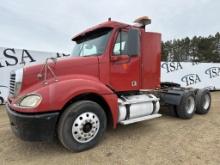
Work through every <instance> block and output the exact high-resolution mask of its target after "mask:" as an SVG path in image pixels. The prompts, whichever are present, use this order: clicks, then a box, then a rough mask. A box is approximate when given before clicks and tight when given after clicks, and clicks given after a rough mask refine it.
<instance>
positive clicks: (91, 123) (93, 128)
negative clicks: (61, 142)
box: [72, 112, 100, 143]
mask: <svg viewBox="0 0 220 165" xmlns="http://www.w3.org/2000/svg"><path fill="white" fill-rule="evenodd" d="M99 127H100V121H99V118H98V117H97V115H96V114H95V113H92V112H85V113H82V114H81V115H79V116H78V117H77V118H76V120H75V121H74V122H73V126H72V135H73V138H74V139H75V140H76V141H78V142H79V143H87V142H89V141H91V140H92V139H94V138H95V136H96V134H97V133H98V131H99Z"/></svg>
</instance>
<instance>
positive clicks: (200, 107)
mask: <svg viewBox="0 0 220 165" xmlns="http://www.w3.org/2000/svg"><path fill="white" fill-rule="evenodd" d="M210 107H211V95H210V92H209V90H208V89H202V90H198V92H197V94H196V113H198V114H206V113H208V112H209V110H210Z"/></svg>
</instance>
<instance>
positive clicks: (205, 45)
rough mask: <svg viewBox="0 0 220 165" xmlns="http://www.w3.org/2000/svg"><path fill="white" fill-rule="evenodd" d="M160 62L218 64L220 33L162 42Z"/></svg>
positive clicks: (219, 58) (219, 60) (219, 59)
mask: <svg viewBox="0 0 220 165" xmlns="http://www.w3.org/2000/svg"><path fill="white" fill-rule="evenodd" d="M162 61H168V62H177V61H178V62H220V33H219V32H217V33H216V34H215V35H214V36H213V35H209V36H208V37H201V36H199V37H197V36H194V37H193V38H191V39H190V38H189V37H186V38H182V39H174V40H170V41H165V42H162Z"/></svg>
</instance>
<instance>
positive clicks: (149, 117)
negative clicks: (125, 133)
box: [119, 114, 162, 125]
mask: <svg viewBox="0 0 220 165" xmlns="http://www.w3.org/2000/svg"><path fill="white" fill-rule="evenodd" d="M161 116H162V115H161V114H153V115H148V116H143V117H139V118H134V119H129V120H123V121H120V122H119V123H120V124H122V125H128V124H132V123H136V122H140V121H144V120H151V119H155V118H158V117H161Z"/></svg>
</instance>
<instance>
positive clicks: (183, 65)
mask: <svg viewBox="0 0 220 165" xmlns="http://www.w3.org/2000/svg"><path fill="white" fill-rule="evenodd" d="M161 81H163V82H166V81H168V82H175V83H178V84H181V86H183V87H194V88H209V89H211V90H217V89H218V90H219V89H220V63H191V62H161Z"/></svg>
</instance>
